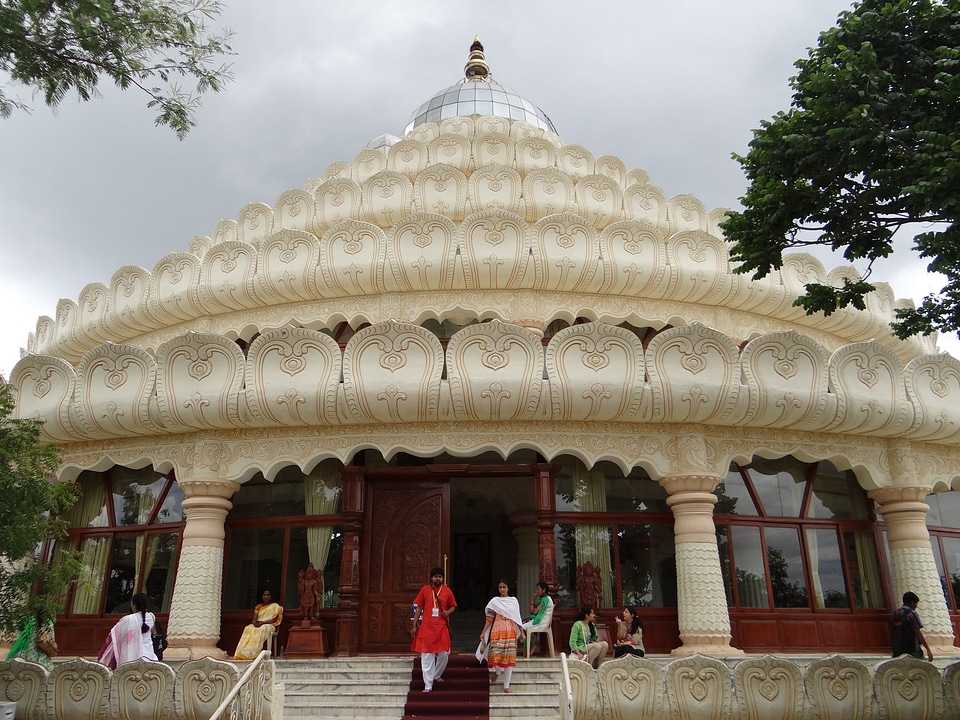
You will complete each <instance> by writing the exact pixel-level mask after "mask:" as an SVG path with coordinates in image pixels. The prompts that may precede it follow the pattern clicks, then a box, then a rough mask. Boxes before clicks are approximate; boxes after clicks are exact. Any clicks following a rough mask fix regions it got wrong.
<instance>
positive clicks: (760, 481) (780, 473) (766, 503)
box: [744, 457, 809, 517]
mask: <svg viewBox="0 0 960 720" xmlns="http://www.w3.org/2000/svg"><path fill="white" fill-rule="evenodd" d="M808 467H809V466H808V465H807V464H806V463H803V462H800V461H799V460H797V459H795V458H792V457H785V458H780V459H778V460H764V459H762V458H757V459H755V460H754V461H753V462H752V463H751V464H750V465H749V466H748V467H746V468H744V469H745V470H746V471H747V472H748V474H749V476H750V480H751V481H752V482H753V488H754V490H755V491H756V493H757V497H758V498H759V500H760V504H761V505H762V506H763V512H764V514H765V515H767V516H768V517H799V516H800V504H801V503H802V502H803V491H804V488H805V487H806V479H807V469H808Z"/></svg>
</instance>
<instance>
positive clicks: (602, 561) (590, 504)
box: [573, 459, 613, 607]
mask: <svg viewBox="0 0 960 720" xmlns="http://www.w3.org/2000/svg"><path fill="white" fill-rule="evenodd" d="M573 486H574V497H575V499H576V501H577V506H578V507H579V508H580V510H581V511H582V512H606V510H607V491H606V482H605V478H604V475H603V473H602V472H600V471H599V470H597V469H596V468H594V469H593V470H587V468H586V466H585V465H584V464H583V463H582V462H580V461H579V460H576V459H575V460H574V465H573ZM576 540H577V566H578V567H579V566H582V565H583V564H584V563H587V562H591V563H593V564H594V566H595V567H596V568H597V572H598V573H600V581H601V586H602V588H603V597H601V598H600V603H599V605H600V607H611V606H612V605H613V592H612V588H613V584H612V582H611V581H612V577H611V575H612V571H611V567H612V565H611V559H610V527H609V526H608V525H577V526H576Z"/></svg>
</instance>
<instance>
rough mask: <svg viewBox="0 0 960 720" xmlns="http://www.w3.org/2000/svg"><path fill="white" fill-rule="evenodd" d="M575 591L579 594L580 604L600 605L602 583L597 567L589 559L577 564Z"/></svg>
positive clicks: (582, 605)
mask: <svg viewBox="0 0 960 720" xmlns="http://www.w3.org/2000/svg"><path fill="white" fill-rule="evenodd" d="M577 592H578V593H579V594H580V606H581V607H584V606H586V605H592V606H593V607H601V600H602V599H603V584H602V583H601V582H600V573H599V571H598V570H597V567H596V566H595V565H594V564H593V563H592V562H590V561H589V560H588V561H587V562H585V563H584V564H583V565H577Z"/></svg>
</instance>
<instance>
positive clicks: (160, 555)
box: [139, 533, 180, 612]
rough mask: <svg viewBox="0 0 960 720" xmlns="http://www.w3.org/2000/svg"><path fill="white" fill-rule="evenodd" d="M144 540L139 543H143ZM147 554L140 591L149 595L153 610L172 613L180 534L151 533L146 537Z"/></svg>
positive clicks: (150, 605) (144, 558)
mask: <svg viewBox="0 0 960 720" xmlns="http://www.w3.org/2000/svg"><path fill="white" fill-rule="evenodd" d="M143 540H144V539H143V538H141V539H139V543H141V544H142V543H143ZM145 540H146V548H145V549H146V554H145V555H144V556H143V566H142V572H141V573H139V575H140V576H142V577H143V582H142V583H141V584H140V589H141V590H142V591H143V592H145V593H146V594H147V601H148V604H149V607H150V609H151V610H154V611H156V612H170V600H171V598H172V597H173V579H174V577H175V576H176V571H177V565H176V560H177V547H178V546H179V543H180V534H179V533H150V534H148V535H147V536H146V538H145Z"/></svg>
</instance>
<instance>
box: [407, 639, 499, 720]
mask: <svg viewBox="0 0 960 720" xmlns="http://www.w3.org/2000/svg"><path fill="white" fill-rule="evenodd" d="M495 687H497V688H499V687H500V685H496V686H495ZM403 717H404V720H410V719H411V718H428V719H429V720H487V718H489V717H490V678H489V676H488V675H487V666H486V665H481V664H480V663H478V662H477V658H475V657H474V656H473V655H468V654H463V655H458V654H456V653H453V654H451V655H450V662H449V663H448V664H447V669H446V670H445V671H444V673H443V680H442V681H441V682H437V683H434V685H433V692H428V693H425V692H423V673H422V672H421V670H420V657H419V656H417V660H416V662H414V664H413V675H412V677H411V678H410V691H409V692H408V693H407V704H406V705H405V706H404V708H403Z"/></svg>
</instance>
